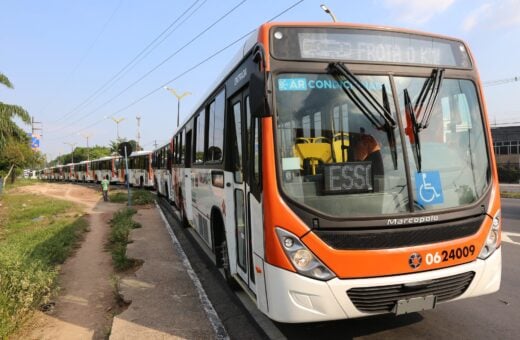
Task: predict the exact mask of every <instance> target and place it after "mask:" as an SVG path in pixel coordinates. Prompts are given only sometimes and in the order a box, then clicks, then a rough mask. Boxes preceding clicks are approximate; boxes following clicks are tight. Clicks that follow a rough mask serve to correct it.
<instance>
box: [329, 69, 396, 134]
mask: <svg viewBox="0 0 520 340" xmlns="http://www.w3.org/2000/svg"><path fill="white" fill-rule="evenodd" d="M329 68H330V69H331V70H333V71H336V72H335V73H332V75H334V76H336V75H337V74H338V73H339V74H340V75H342V76H343V77H345V78H346V79H347V81H348V82H349V84H351V85H352V86H353V87H354V88H355V89H356V90H357V91H358V92H359V93H360V94H361V96H362V97H363V98H364V99H365V101H366V102H367V103H368V104H370V106H371V107H372V109H373V110H374V111H375V112H376V113H377V114H378V115H379V118H378V117H377V116H375V115H374V114H372V111H370V110H369V109H368V108H367V107H366V105H365V103H364V102H363V100H361V98H359V96H358V95H357V94H356V93H355V92H354V91H353V90H352V88H351V87H348V86H345V84H344V83H343V82H341V81H340V85H341V87H342V88H343V90H345V92H346V93H347V95H348V96H349V98H350V99H351V100H352V101H353V102H354V103H355V104H356V105H357V106H358V107H359V108H360V109H361V112H362V113H363V114H364V115H365V116H366V117H367V119H368V120H369V121H370V122H371V123H372V124H374V126H375V127H376V128H378V129H379V130H381V129H385V128H386V127H387V126H390V127H392V128H394V127H395V126H396V122H395V120H394V118H393V117H392V115H391V113H390V111H389V110H387V109H386V108H385V107H384V106H383V105H381V103H379V101H378V100H377V99H376V98H375V97H374V96H373V95H372V93H370V91H369V90H368V89H367V88H366V87H365V86H364V85H363V83H361V81H359V79H358V78H357V77H356V76H355V75H354V74H353V73H352V72H351V71H350V70H349V69H348V68H347V67H346V66H345V65H344V64H342V63H330V64H329ZM381 119H383V122H381Z"/></svg>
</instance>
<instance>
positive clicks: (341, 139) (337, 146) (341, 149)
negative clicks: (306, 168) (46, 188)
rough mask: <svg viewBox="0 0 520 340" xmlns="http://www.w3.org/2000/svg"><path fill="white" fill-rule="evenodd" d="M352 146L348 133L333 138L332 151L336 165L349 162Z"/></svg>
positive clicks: (338, 134)
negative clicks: (349, 150)
mask: <svg viewBox="0 0 520 340" xmlns="http://www.w3.org/2000/svg"><path fill="white" fill-rule="evenodd" d="M349 146H350V139H349V135H348V133H346V132H343V133H336V134H334V137H333V138H332V151H333V155H334V159H335V161H336V163H345V162H347V161H348V147H349Z"/></svg>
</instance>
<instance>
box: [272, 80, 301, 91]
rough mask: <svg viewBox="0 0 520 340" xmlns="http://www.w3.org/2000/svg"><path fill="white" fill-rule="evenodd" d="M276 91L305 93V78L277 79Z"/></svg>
mask: <svg viewBox="0 0 520 340" xmlns="http://www.w3.org/2000/svg"><path fill="white" fill-rule="evenodd" d="M278 90H280V91H307V80H306V79H305V78H281V79H278Z"/></svg>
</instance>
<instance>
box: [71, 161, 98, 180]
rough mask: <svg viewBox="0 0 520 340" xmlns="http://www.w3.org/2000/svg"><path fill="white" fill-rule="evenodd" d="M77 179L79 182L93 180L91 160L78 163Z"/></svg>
mask: <svg viewBox="0 0 520 340" xmlns="http://www.w3.org/2000/svg"><path fill="white" fill-rule="evenodd" d="M75 170H76V180H77V181H79V182H84V183H85V182H92V181H93V178H94V177H93V173H92V172H91V170H90V161H82V162H79V163H76V165H75Z"/></svg>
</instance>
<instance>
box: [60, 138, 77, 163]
mask: <svg viewBox="0 0 520 340" xmlns="http://www.w3.org/2000/svg"><path fill="white" fill-rule="evenodd" d="M63 144H67V145H68V146H70V148H71V157H72V161H71V163H74V147H75V146H76V145H78V143H67V142H63Z"/></svg>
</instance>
